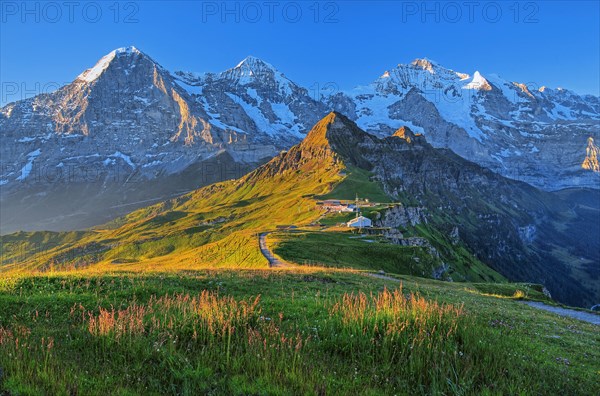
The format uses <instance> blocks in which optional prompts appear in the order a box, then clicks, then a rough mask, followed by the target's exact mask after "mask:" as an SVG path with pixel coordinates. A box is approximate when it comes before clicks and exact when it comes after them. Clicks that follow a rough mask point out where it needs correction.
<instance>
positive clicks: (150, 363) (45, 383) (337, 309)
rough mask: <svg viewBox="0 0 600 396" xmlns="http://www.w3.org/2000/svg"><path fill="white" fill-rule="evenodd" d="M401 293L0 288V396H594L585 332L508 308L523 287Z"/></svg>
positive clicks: (292, 278)
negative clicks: (247, 395)
mask: <svg viewBox="0 0 600 396" xmlns="http://www.w3.org/2000/svg"><path fill="white" fill-rule="evenodd" d="M401 282H402V283H401ZM401 282H400V281H398V282H396V281H391V280H385V279H377V278H373V277H370V276H366V275H365V274H363V273H359V272H356V271H348V270H346V271H342V270H335V269H322V268H303V269H295V270H294V271H293V272H292V271H289V270H266V271H265V270H237V271H230V270H218V271H216V270H212V271H208V270H207V271H197V272H185V273H183V272H182V273H170V274H160V273H158V274H123V273H121V274H112V275H111V274H108V275H90V274H82V275H51V276H40V277H22V278H12V279H4V280H2V284H1V287H0V390H2V391H3V392H5V393H7V394H15V395H21V394H52V395H61V394H71V395H94V394H111V395H115V394H116V395H129V394H234V395H237V394H239V395H241V394H257V395H259V394H261V395H262V394H411V395H414V394H461V395H462V394H465V395H467V394H484V395H485V394H489V395H495V394H498V395H500V394H511V395H513V394H524V395H526V394H569V395H575V394H582V395H584V394H590V395H591V394H598V393H599V392H600V385H599V379H600V333H599V332H598V327H597V326H593V325H590V324H586V323H583V322H579V321H576V320H571V319H563V318H559V317H557V316H554V315H552V314H550V313H546V312H541V311H536V310H533V309H532V308H529V307H528V306H525V305H523V304H521V303H519V302H518V301H516V299H514V298H512V297H511V296H513V295H516V296H518V297H523V296H525V297H534V298H540V297H541V294H540V293H537V292H535V291H532V290H530V289H529V288H528V287H527V286H526V285H519V284H512V285H511V284H503V285H502V286H501V287H498V288H494V287H493V285H485V288H483V289H482V288H481V285H478V284H468V283H462V284H451V283H442V282H437V281H434V280H427V279H421V278H413V277H408V276H405V277H401ZM0 393H1V392H0Z"/></svg>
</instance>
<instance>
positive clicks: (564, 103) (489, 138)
mask: <svg viewBox="0 0 600 396" xmlns="http://www.w3.org/2000/svg"><path fill="white" fill-rule="evenodd" d="M533 85H534V84H529V85H524V84H519V83H514V82H509V81H506V80H503V79H501V78H500V77H498V76H495V75H490V76H486V77H484V76H483V75H481V74H480V73H479V72H475V73H473V75H469V74H466V73H460V72H455V71H453V70H450V69H446V68H444V67H442V66H440V65H439V64H437V63H435V62H432V61H429V60H426V59H417V60H415V61H414V62H412V63H410V64H406V65H403V64H400V65H398V66H397V67H395V68H393V69H391V70H389V71H386V72H385V73H384V74H383V75H382V76H381V77H379V78H378V79H376V80H375V81H374V82H372V83H371V84H369V85H366V86H361V87H357V88H355V89H354V90H351V91H348V92H340V93H337V94H335V95H329V96H328V97H327V98H325V99H324V101H325V102H326V103H327V104H328V107H330V108H332V109H335V110H337V111H339V112H341V113H343V114H346V115H347V116H348V117H350V118H351V119H352V120H354V121H356V123H357V124H358V125H359V126H360V127H361V128H363V129H364V130H366V131H368V132H370V133H373V134H375V135H377V136H379V137H385V136H389V135H390V134H391V133H393V132H394V131H395V130H396V129H397V128H399V127H401V126H403V125H407V126H410V127H411V128H412V129H413V130H414V131H415V132H421V133H424V134H425V135H426V136H427V139H428V141H429V142H430V143H431V144H432V145H433V146H434V147H438V148H449V149H451V150H452V151H454V152H455V153H457V154H458V155H460V156H462V157H464V158H466V159H468V160H470V161H473V162H476V163H478V164H480V165H482V166H485V167H487V168H489V169H492V170H493V171H495V172H497V173H500V174H502V175H504V176H507V177H509V178H512V179H516V180H522V181H525V182H527V183H529V184H532V185H534V186H536V187H539V188H542V189H544V190H558V189H561V188H567V187H591V188H599V187H600V173H598V171H594V170H593V167H592V168H590V167H589V165H588V164H587V163H585V164H583V162H584V160H585V159H586V154H587V156H588V157H589V155H590V154H589V152H590V149H589V143H588V140H589V139H590V138H592V140H593V139H596V140H597V139H598V137H599V136H600V98H599V97H598V96H592V95H585V96H580V95H577V94H575V93H573V92H571V91H568V90H566V89H560V88H559V89H549V88H545V87H540V88H538V89H534V88H533ZM586 147H587V153H586Z"/></svg>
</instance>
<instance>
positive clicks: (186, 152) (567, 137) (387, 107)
mask: <svg viewBox="0 0 600 396" xmlns="http://www.w3.org/2000/svg"><path fill="white" fill-rule="evenodd" d="M95 68H96V69H95ZM253 68H255V69H257V71H258V73H254V72H252V70H251V69H253ZM253 73H254V74H253ZM386 74H387V76H386ZM481 78H485V79H486V82H487V83H488V84H490V86H491V87H492V90H489V91H482V90H477V89H464V87H465V86H468V85H469V84H472V83H473V77H471V76H470V75H468V74H465V73H459V72H454V71H452V70H450V69H446V68H444V67H443V66H441V65H439V64H438V63H437V62H434V61H430V60H427V59H417V60H415V61H413V62H412V63H410V64H408V65H402V64H400V65H398V66H397V67H395V68H392V69H390V70H389V71H388V72H386V73H384V75H383V76H382V77H380V78H378V79H376V80H375V82H374V83H372V84H371V85H370V86H365V87H359V88H357V89H355V90H353V91H351V92H349V93H348V92H346V93H344V92H340V93H337V94H334V95H325V94H323V93H322V92H321V93H319V94H318V97H314V95H312V94H311V93H310V92H309V91H308V90H307V89H306V88H303V87H301V86H300V85H298V84H296V83H294V82H293V81H292V80H290V79H289V78H288V77H286V76H285V75H284V74H283V73H281V72H279V71H278V70H277V69H276V68H275V67H274V66H272V65H271V64H269V63H267V62H265V61H262V60H260V59H258V58H256V57H252V56H249V57H247V58H245V59H244V60H242V61H241V62H239V63H238V64H237V65H236V66H234V67H232V68H230V69H228V70H226V71H224V72H221V73H204V74H194V73H183V72H175V73H171V72H169V71H168V70H166V69H164V68H163V67H162V66H160V64H158V63H157V62H156V61H155V60H153V59H152V58H151V57H150V56H148V55H147V54H145V53H144V52H142V51H140V50H138V49H137V48H135V47H124V48H120V49H117V50H114V51H112V52H110V53H109V54H107V55H105V56H104V57H103V58H101V59H100V60H99V61H98V62H97V63H96V64H95V65H94V67H92V68H90V69H87V70H86V71H84V72H83V73H81V74H80V75H79V76H78V77H76V78H75V79H74V80H73V82H72V83H71V84H69V85H66V86H64V87H62V88H60V89H59V90H58V91H56V92H54V93H50V94H43V95H39V96H36V97H34V98H30V99H26V100H23V101H18V102H14V103H10V104H8V105H6V106H4V107H2V108H1V109H0V130H1V131H2V142H3V146H2V148H0V149H1V152H0V154H2V161H3V165H4V166H3V167H2V171H1V172H0V173H1V174H0V189H1V191H0V192H1V195H2V198H1V199H2V200H3V217H4V218H11V213H12V212H14V213H15V216H14V219H16V220H15V221H14V222H13V221H12V220H11V221H10V222H8V223H4V224H3V228H2V232H6V231H7V230H16V229H41V228H40V227H42V224H44V227H46V226H48V224H55V225H54V226H52V227H57V225H58V224H59V222H58V221H57V220H56V219H62V220H61V221H62V222H63V224H64V228H59V229H73V228H81V227H87V226H90V225H94V224H98V223H99V222H101V221H98V222H96V223H94V222H95V221H97V220H92V221H91V222H85V221H84V222H81V221H73V222H70V221H69V216H68V215H69V213H65V212H52V213H50V212H47V211H45V210H44V209H43V207H44V206H45V204H44V202H43V200H42V199H41V198H40V195H39V194H41V193H43V194H47V195H46V198H44V199H46V200H50V199H53V198H52V197H58V195H60V194H59V193H56V192H55V191H54V189H55V188H57V187H56V180H57V179H58V180H60V182H61V183H62V184H65V185H69V186H70V188H71V189H72V190H78V191H79V192H76V193H75V196H78V197H80V198H78V199H79V200H80V202H78V203H75V207H77V206H79V207H80V208H83V207H84V206H85V194H92V195H93V196H94V197H98V198H97V199H96V202H97V203H98V205H99V206H98V209H99V212H102V213H103V214H104V213H105V212H106V211H107V210H108V209H109V207H105V208H103V207H102V203H101V202H102V200H103V198H102V197H108V196H109V195H110V196H111V198H110V199H114V198H113V196H112V195H111V194H108V193H107V191H105V190H106V189H107V188H110V189H113V190H119V189H120V190H121V191H122V192H123V194H122V195H121V197H122V198H124V199H125V202H124V203H128V202H129V203H133V202H137V201H144V200H147V199H156V198H160V197H165V196H170V195H172V194H174V193H176V192H179V191H181V190H182V189H183V188H182V187H180V188H177V186H176V185H175V183H170V182H165V180H166V179H167V178H173V180H176V179H177V177H179V176H178V175H181V174H182V173H183V172H186V170H188V171H187V172H189V170H190V169H194V168H196V169H197V168H201V167H202V166H203V165H202V164H203V163H206V162H210V161H212V160H213V159H215V158H216V157H219V156H222V155H223V154H227V155H226V157H228V158H230V159H228V160H227V162H226V163H225V162H223V163H222V165H220V167H222V168H225V172H222V171H214V172H215V173H216V174H217V175H220V174H221V173H231V172H229V171H228V170H227V168H233V169H244V170H247V168H252V167H255V166H257V164H260V163H262V162H264V161H265V160H266V159H268V158H272V157H273V156H274V155H276V154H277V152H279V151H281V150H287V149H289V148H290V147H291V146H293V145H294V144H296V143H298V142H300V141H301V140H302V138H303V137H304V135H305V133H306V132H307V131H309V130H310V128H312V126H313V125H314V124H315V123H317V122H318V121H319V120H320V119H321V118H322V117H323V116H325V115H326V114H328V112H329V111H330V110H334V111H338V112H339V113H341V114H345V115H347V116H348V117H349V119H351V120H353V121H355V122H356V123H357V124H358V126H360V127H361V128H362V129H363V130H365V131H367V132H369V133H371V134H373V135H375V136H378V137H384V136H389V135H392V134H393V133H394V132H395V131H396V130H398V129H399V128H401V127H409V128H410V129H411V130H412V131H414V132H416V133H417V134H425V135H427V139H428V141H429V142H430V143H431V144H432V145H433V146H434V147H440V148H449V149H451V150H453V151H454V152H456V153H458V154H459V155H460V156H462V157H464V158H467V159H469V160H471V161H474V162H477V163H479V164H480V165H482V166H485V167H487V168H490V169H492V170H494V171H495V172H497V173H500V174H503V175H504V176H507V177H510V178H513V179H518V180H523V181H525V182H528V183H530V184H532V185H535V186H537V187H540V188H543V189H546V190H555V189H560V188H564V187H591V188H600V185H599V181H600V173H599V172H598V171H597V170H596V169H597V167H594V165H593V156H592V157H589V156H588V153H593V152H594V151H593V150H592V151H590V149H589V144H588V139H589V138H590V137H591V138H592V139H594V138H596V139H597V136H598V133H600V131H598V129H599V128H598V122H597V120H598V119H599V118H598V117H600V116H599V115H598V114H600V113H599V112H598V110H597V108H598V105H597V103H598V98H595V99H594V97H590V98H587V97H586V98H583V97H581V96H578V95H575V94H573V93H571V92H569V91H567V90H559V89H557V90H552V89H549V88H544V89H542V88H540V89H539V90H529V89H528V88H527V87H526V86H523V85H522V84H520V85H519V84H513V83H507V82H504V81H503V80H501V79H499V78H496V77H493V76H485V77H483V76H482V77H481ZM87 80H89V81H87ZM507 95H508V96H507ZM436 98H437V99H436ZM451 99H452V100H451ZM511 114H512V115H511ZM578 114H579V115H581V116H582V117H584V118H583V119H577V117H579V115H578ZM588 114H589V115H588ZM585 117H588V118H585ZM596 141H597V140H596ZM588 157H589V158H588ZM222 158H225V157H222ZM92 172H94V174H99V176H97V177H96V176H95V177H93V178H90V177H89V174H90V173H92ZM210 172H213V171H210ZM240 173H241V172H237V173H236V175H235V176H239V175H240ZM73 174H75V176H73ZM36 175H37V177H36ZM81 175H83V176H81ZM106 175H111V176H112V178H113V179H114V178H116V179H118V180H119V181H123V180H127V179H131V178H132V177H133V176H132V175H135V177H136V178H137V179H138V180H140V181H142V180H143V181H153V182H155V183H156V184H157V185H158V184H161V182H162V184H163V185H165V186H169V187H168V188H167V190H165V191H160V189H156V190H155V192H153V193H152V194H148V195H146V196H144V194H139V193H132V190H131V189H130V188H127V187H123V184H122V183H116V184H114V183H113V184H111V186H110V187H106V188H105V187H101V185H102V183H104V184H106V185H107V186H108V184H110V183H108V181H107V180H108V179H107V176H106ZM115 175H116V176H115ZM196 177H197V178H198V179H199V180H203V179H207V177H206V175H204V174H197V175H196ZM218 177H221V176H218ZM223 177H224V178H229V177H228V176H223ZM208 179H210V180H211V181H214V178H213V177H208ZM90 180H91V182H90ZM90 183H92V184H94V185H90ZM201 184H203V183H202V182H201V181H200V182H199V183H198V184H197V185H195V186H190V185H189V184H186V186H185V189H189V188H190V187H197V186H198V185H201ZM96 185H100V187H97V186H96ZM85 191H87V193H86V192H85ZM57 194H58V195H57ZM127 196H130V197H133V196H136V198H135V201H134V200H133V198H131V199H130V198H127ZM36 197H37V198H36ZM36 200H37V201H36ZM23 201H27V202H28V203H30V204H31V206H28V208H27V212H31V213H35V214H36V215H37V216H38V217H40V221H39V222H36V221H35V220H28V221H27V222H21V223H19V221H18V218H19V217H21V218H23V219H25V218H28V215H27V213H24V212H23V213H21V215H19V214H17V213H18V212H19V211H20V209H19V202H23ZM109 206H113V205H109ZM21 212H22V211H21ZM84 212H87V213H90V218H97V215H98V214H93V213H91V212H89V210H87V209H86V210H85V211H84ZM121 214H123V213H122V212H120V213H117V215H121ZM34 217H35V216H34ZM7 227H8V228H7ZM58 227H60V226H58Z"/></svg>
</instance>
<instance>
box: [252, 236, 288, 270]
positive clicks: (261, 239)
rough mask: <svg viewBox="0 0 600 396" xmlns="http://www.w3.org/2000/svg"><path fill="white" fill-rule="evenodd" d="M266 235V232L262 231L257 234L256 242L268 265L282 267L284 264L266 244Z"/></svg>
mask: <svg viewBox="0 0 600 396" xmlns="http://www.w3.org/2000/svg"><path fill="white" fill-rule="evenodd" d="M267 235H269V233H268V232H263V233H262V234H260V235H259V236H258V244H259V246H260V252H261V253H262V254H263V256H265V258H266V259H267V260H268V261H269V267H283V266H285V265H286V263H284V262H283V261H281V260H279V259H278V258H277V257H275V255H274V254H273V252H272V251H271V250H270V249H269V247H268V246H267Z"/></svg>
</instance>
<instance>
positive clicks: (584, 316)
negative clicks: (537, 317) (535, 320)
mask: <svg viewBox="0 0 600 396" xmlns="http://www.w3.org/2000/svg"><path fill="white" fill-rule="evenodd" d="M523 304H527V305H529V306H530V307H533V308H536V309H541V310H543V311H548V312H552V313H555V314H557V315H559V316H563V317H569V318H573V319H578V320H582V321H584V322H588V323H591V324H595V325H597V326H600V315H596V314H593V313H589V312H582V311H577V310H575V309H568V308H561V307H553V306H552V305H547V304H544V303H542V302H537V301H523Z"/></svg>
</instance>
